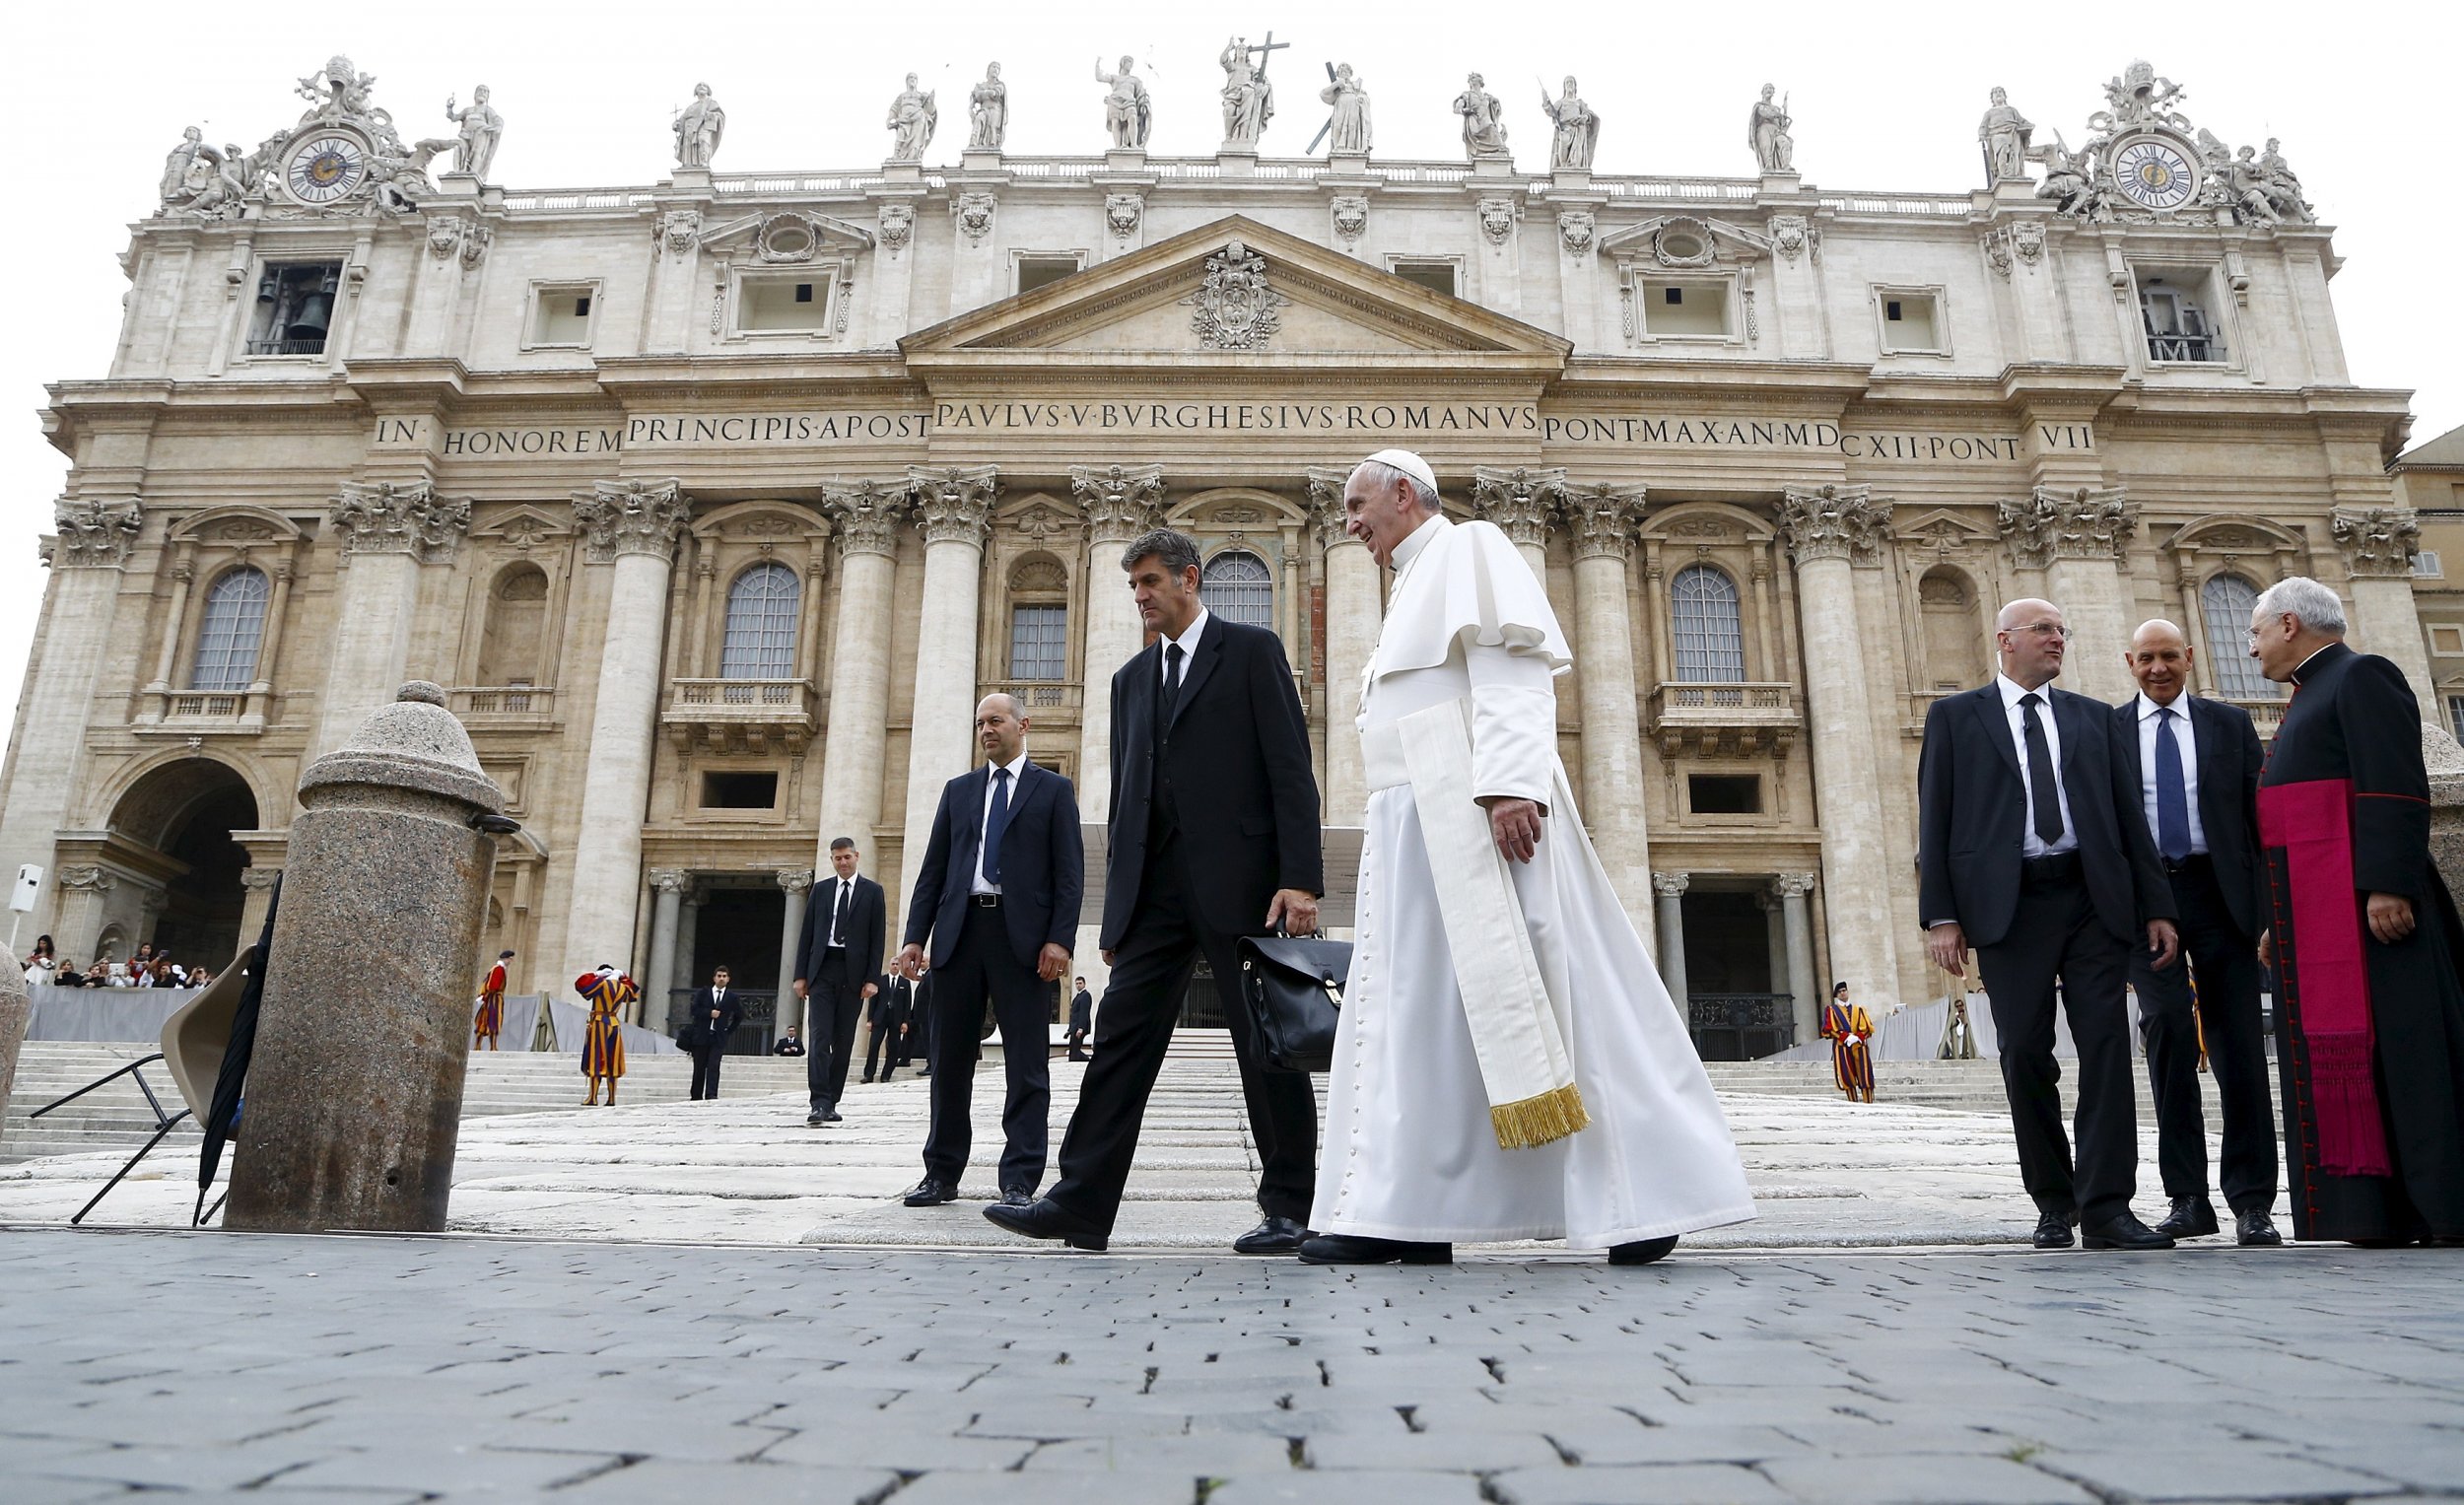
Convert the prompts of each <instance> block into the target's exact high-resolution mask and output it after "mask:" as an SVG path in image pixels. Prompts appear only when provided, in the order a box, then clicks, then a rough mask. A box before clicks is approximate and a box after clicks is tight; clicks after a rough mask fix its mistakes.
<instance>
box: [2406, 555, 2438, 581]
mask: <svg viewBox="0 0 2464 1505" xmlns="http://www.w3.org/2000/svg"><path fill="white" fill-rule="evenodd" d="M2413 573H2414V574H2415V575H2418V576H2420V577H2421V578H2422V579H2424V580H2430V581H2435V580H2444V579H2446V571H2445V570H2443V569H2441V568H2440V567H2439V564H2438V551H2437V550H2436V549H2423V550H2420V551H2419V552H2417V553H2415V554H2414V556H2413Z"/></svg>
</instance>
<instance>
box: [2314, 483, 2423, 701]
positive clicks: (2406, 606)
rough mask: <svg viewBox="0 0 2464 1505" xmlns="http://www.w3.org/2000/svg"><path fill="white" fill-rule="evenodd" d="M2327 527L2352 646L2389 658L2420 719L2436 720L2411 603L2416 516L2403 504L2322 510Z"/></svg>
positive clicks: (2418, 530)
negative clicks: (2339, 567)
mask: <svg viewBox="0 0 2464 1505" xmlns="http://www.w3.org/2000/svg"><path fill="white" fill-rule="evenodd" d="M2327 526H2328V531H2329V533H2330V534H2331V535H2333V537H2334V538H2335V540H2336V551H2337V553H2338V554H2340V555H2342V556H2343V559H2344V569H2345V575H2346V578H2347V579H2346V588H2347V589H2348V590H2350V591H2351V592H2352V596H2353V624H2352V626H2353V638H2354V646H2355V647H2356V648H2359V649H2361V650H2363V651H2364V652H2371V653H2379V654H2382V655H2384V656H2385V657H2387V658H2390V659H2392V660H2394V662H2395V664H2396V666H2397V667H2398V668H2400V669H2402V670H2404V677H2405V680H2406V682H2407V683H2409V684H2411V685H2412V687H2413V694H2414V697H2415V698H2416V699H2418V700H2419V701H2420V702H2421V705H2422V715H2423V717H2424V718H2425V719H2427V720H2430V721H2432V722H2436V721H2438V720H2439V719H2440V718H2439V716H2438V715H2437V710H2436V708H2437V705H2438V699H2437V692H2436V690H2435V688H2434V687H2433V685H2432V682H2431V680H2430V656H2429V654H2428V653H2427V652H2425V651H2424V650H2423V648H2422V631H2421V619H2420V616H2419V614H2418V613H2417V612H2416V610H2415V608H2414V604H2413V556H2415V555H2416V554H2419V553H2420V552H2421V545H2422V526H2421V518H2420V516H2419V515H2418V514H2417V513H2414V511H2413V510H2412V509H2411V508H2409V507H2339V508H2337V509H2336V510H2335V511H2334V512H2333V513H2329V514H2328V519H2327Z"/></svg>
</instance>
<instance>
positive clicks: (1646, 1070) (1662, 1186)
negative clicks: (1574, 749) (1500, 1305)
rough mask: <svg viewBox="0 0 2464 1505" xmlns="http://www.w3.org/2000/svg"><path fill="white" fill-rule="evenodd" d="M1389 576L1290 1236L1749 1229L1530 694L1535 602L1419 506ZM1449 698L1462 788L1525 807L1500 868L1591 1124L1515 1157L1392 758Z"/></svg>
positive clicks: (1524, 580) (1549, 663) (1472, 536)
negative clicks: (1339, 979) (1517, 841)
mask: <svg viewBox="0 0 2464 1505" xmlns="http://www.w3.org/2000/svg"><path fill="white" fill-rule="evenodd" d="M1395 565H1396V570H1397V578H1396V582H1395V588H1394V591H1393V598H1392V601H1391V602H1390V604H1389V606H1388V609H1387V614H1386V622H1385V628H1384V630H1383V632H1382V633H1381V635H1380V638H1379V641H1378V650H1377V652H1376V653H1375V655H1373V657H1372V658H1371V660H1370V667H1369V684H1368V687H1367V690H1366V692H1365V697H1364V700H1363V703H1362V707H1361V715H1360V728H1361V733H1362V738H1363V762H1364V764H1365V765H1366V766H1367V769H1368V775H1369V784H1370V787H1371V790H1372V792H1371V793H1370V795H1369V811H1368V821H1367V833H1366V836H1365V839H1364V841H1363V843H1362V846H1361V852H1360V890H1359V894H1360V897H1359V908H1358V911H1357V915H1356V917H1355V920H1354V926H1355V931H1354V949H1353V952H1352V967H1351V976H1350V981H1349V984H1348V986H1347V987H1346V989H1345V992H1344V996H1343V1010H1342V1016H1341V1024H1340V1026H1339V1028H1338V1030H1337V1031H1336V1034H1335V1060H1334V1063H1333V1066H1332V1068H1331V1069H1330V1071H1329V1073H1328V1080H1327V1127H1326V1136H1325V1148H1324V1150H1323V1152H1322V1155H1321V1159H1320V1162H1319V1170H1318V1193H1317V1201H1316V1203H1315V1205H1314V1206H1313V1207H1312V1209H1311V1212H1310V1218H1309V1226H1310V1227H1312V1228H1314V1229H1317V1230H1318V1231H1320V1232H1322V1233H1341V1234H1353V1235H1359V1236H1365V1237H1369V1238H1381V1239H1406V1240H1415V1241H1426V1242H1440V1241H1444V1242H1457V1241H1461V1242H1479V1241H1483V1240H1499V1239H1526V1238H1531V1239H1545V1238H1564V1239H1565V1240H1566V1241H1567V1242H1568V1243H1570V1244H1573V1245H1575V1246H1577V1247H1579V1248H1604V1247H1607V1246H1609V1245H1614V1244H1623V1243H1630V1242H1633V1241H1636V1240H1641V1239H1652V1238H1659V1237H1663V1236H1666V1235H1669V1234H1681V1233H1689V1232H1692V1231H1694V1230H1696V1229H1701V1228H1713V1227H1718V1226H1720V1225H1722V1224H1725V1223H1736V1222H1743V1221H1745V1219H1748V1218H1750V1217H1752V1216H1753V1215H1754V1209H1753V1197H1752V1195H1751V1194H1750V1193H1749V1192H1748V1191H1747V1190H1746V1187H1745V1168H1744V1167H1743V1166H1742V1165H1741V1164H1740V1163H1739V1161H1738V1157H1737V1146H1736V1143H1735V1142H1734V1141H1733V1140H1732V1139H1731V1138H1730V1137H1729V1131H1728V1123H1727V1121H1726V1120H1725V1119H1724V1118H1723V1117H1722V1116H1721V1113H1720V1105H1719V1101H1718V1099H1717V1098H1716V1097H1715V1096H1714V1095H1713V1093H1712V1090H1711V1081H1710V1078H1709V1077H1708V1076H1707V1075H1706V1074H1705V1073H1704V1071H1703V1068H1702V1062H1701V1060H1699V1059H1698V1058H1697V1057H1696V1056H1695V1054H1694V1048H1693V1043H1692V1041H1691V1040H1690V1039H1688V1038H1687V1035H1686V1032H1685V1025H1684V1022H1683V1020H1682V1019H1680V1018H1679V1017H1678V1015H1677V1009H1676V1008H1675V1006H1674V1005H1672V1004H1671V1002H1670V1001H1669V994H1668V991H1667V989H1665V988H1664V987H1662V986H1661V982H1660V977H1659V973H1658V970H1657V969H1656V968H1655V967H1654V966H1653V965H1652V961H1651V958H1650V956H1649V955H1648V954H1646V952H1645V951H1644V949H1643V943H1642V938H1641V937H1640V936H1638V935H1637V934H1635V932H1634V926H1633V925H1632V924H1631V923H1629V922H1628V921H1627V920H1626V918H1625V911H1624V908H1623V907H1622V906H1621V905H1620V904H1619V903H1618V902H1617V896H1616V893H1615V892H1614V891H1613V890H1612V889H1611V888H1610V887H1609V884H1608V873H1607V871H1606V870H1605V869H1604V868H1603V867H1602V866H1601V863H1600V857H1599V855H1597V854H1596V853H1595V852H1594V851H1593V850H1592V844H1591V840H1590V838H1589V837H1588V836H1586V835H1585V834H1584V831H1583V825H1582V820H1581V817H1580V815H1579V814H1578V813H1577V811H1576V809H1575V806H1574V799H1573V795H1572V793H1571V791H1570V789H1569V787H1568V784H1567V780H1566V773H1565V767H1564V765H1563V764H1562V763H1561V762H1559V760H1558V757H1557V747H1556V741H1557V715H1556V697H1555V694H1554V692H1553V690H1552V689H1551V686H1550V680H1551V678H1552V677H1553V676H1554V675H1555V674H1557V673H1560V672H1562V671H1563V670H1564V669H1565V668H1566V667H1567V666H1568V665H1569V664H1570V663H1571V662H1572V657H1571V655H1570V654H1569V653H1568V652H1567V650H1566V647H1565V639H1564V636H1563V634H1562V633H1560V631H1559V630H1558V627H1557V621H1556V617H1555V614H1554V613H1553V612H1551V611H1550V609H1549V606H1548V600H1547V596H1546V593H1545V591H1544V590H1543V589H1542V587H1541V585H1540V582H1539V581H1537V580H1535V579H1534V578H1533V576H1532V572H1531V568H1530V566H1528V565H1527V564H1525V563H1524V561H1523V557H1522V555H1521V554H1520V553H1518V552H1517V551H1516V549H1515V547H1514V545H1513V544H1512V543H1511V542H1510V541H1509V540H1508V539H1507V538H1506V535H1505V534H1503V533H1501V532H1499V531H1498V530H1497V529H1496V528H1495V527H1494V526H1492V525H1490V524H1488V523H1485V522H1472V523H1465V524H1460V525H1458V524H1456V523H1455V522H1453V521H1451V520H1450V519H1448V518H1446V517H1445V516H1443V515H1432V516H1431V517H1430V518H1429V520H1428V521H1426V522H1424V523H1423V524H1421V526H1420V527H1419V529H1418V530H1417V531H1415V532H1414V533H1412V534H1411V536H1410V537H1408V538H1406V539H1405V540H1404V541H1403V543H1402V544H1401V545H1400V546H1398V548H1397V549H1396V551H1395ZM1449 705H1457V706H1459V707H1460V713H1459V714H1461V715H1462V716H1464V717H1465V718H1467V719H1468V721H1469V725H1470V729H1471V735H1470V751H1471V768H1470V770H1469V773H1470V778H1471V789H1472V794H1473V795H1475V796H1488V795H1497V796H1505V797H1520V798H1526V799H1535V800H1538V801H1540V804H1541V805H1542V806H1543V807H1544V808H1545V809H1546V810H1547V812H1548V813H1547V818H1546V819H1545V820H1544V821H1543V822H1542V823H1541V838H1540V851H1539V855H1537V856H1536V857H1535V858H1534V859H1533V860H1532V861H1531V862H1529V863H1520V862H1510V863H1506V864H1505V866H1506V868H1507V869H1508V870H1509V872H1510V875H1511V882H1512V884H1513V890H1514V894H1515V896H1516V898H1517V899H1518V900H1519V901H1520V907H1521V910H1522V922H1523V926H1524V928H1525V931H1526V933H1527V934H1528V935H1529V937H1530V940H1531V955H1532V957H1533V959H1535V960H1536V961H1537V962H1538V964H1539V970H1540V979H1541V981H1542V982H1543V983H1544V984H1545V987H1546V997H1547V1004H1548V1007H1549V1010H1550V1012H1551V1013H1553V1015H1554V1017H1555V1021H1556V1032H1555V1033H1556V1035H1557V1036H1558V1038H1559V1039H1561V1040H1562V1042H1563V1046H1564V1051H1565V1055H1566V1056H1567V1057H1568V1058H1570V1060H1571V1062H1572V1066H1573V1079H1574V1084H1575V1086H1576V1087H1577V1088H1578V1089H1579V1091H1580V1092H1581V1095H1582V1103H1583V1107H1584V1109H1585V1110H1587V1111H1588V1113H1589V1116H1590V1119H1591V1123H1590V1125H1589V1127H1587V1128H1585V1129H1580V1130H1578V1131H1576V1132H1575V1133H1573V1134H1571V1135H1568V1136H1566V1137H1562V1138H1557V1139H1555V1140H1553V1141H1551V1142H1549V1143H1545V1144H1540V1145H1538V1146H1535V1147H1531V1148H1520V1149H1502V1148H1500V1147H1499V1145H1498V1132H1497V1130H1496V1129H1493V1127H1492V1123H1491V1117H1490V1113H1489V1107H1490V1094H1489V1092H1488V1090H1487V1084H1485V1083H1484V1081H1483V1077H1482V1073H1481V1066H1480V1060H1479V1058H1478V1057H1477V1056H1476V1055H1475V1051H1474V1046H1473V1039H1472V1025H1471V1023H1470V1021H1469V1020H1468V1018H1467V1016H1466V1012H1465V1005H1464V995H1463V992H1461V990H1460V989H1459V987H1458V985H1457V981H1456V977H1457V971H1458V968H1457V965H1456V961H1457V959H1456V958H1455V957H1454V956H1453V955H1452V952H1451V950H1450V946H1449V941H1448V929H1447V926H1446V925H1445V924H1444V923H1443V922H1442V920H1441V918H1440V913H1439V898H1438V894H1437V885H1438V882H1439V874H1438V873H1437V872H1436V871H1435V870H1433V867H1432V864H1431V861H1430V857H1429V845H1430V844H1429V843H1428V842H1427V841H1425V840H1424V839H1423V833H1422V828H1421V819H1420V816H1419V813H1418V810H1417V808H1416V807H1415V799H1414V791H1413V787H1412V785H1411V783H1410V774H1409V770H1408V769H1407V767H1406V766H1405V765H1406V763H1407V762H1409V763H1411V764H1413V765H1415V766H1420V767H1423V768H1425V767H1426V754H1425V751H1416V752H1413V753H1411V755H1410V756H1409V757H1408V758H1407V757H1406V752H1405V749H1404V748H1403V742H1404V741H1405V738H1404V736H1403V734H1402V728H1400V727H1399V723H1402V722H1404V721H1406V720H1407V719H1409V718H1413V717H1415V716H1419V717H1422V718H1423V719H1421V720H1419V721H1416V722H1414V723H1413V726H1412V728H1411V735H1412V737H1413V738H1414V739H1416V741H1417V743H1418V744H1419V745H1420V746H1421V747H1423V748H1424V747H1425V743H1426V742H1427V740H1428V739H1427V738H1425V737H1422V736H1420V728H1423V727H1426V726H1427V725H1429V724H1430V723H1429V721H1428V720H1427V719H1426V717H1427V715H1428V714H1429V713H1432V712H1437V711H1438V708H1442V707H1447V706H1449ZM1438 714H1440V715H1444V714H1445V713H1443V712H1439V713H1438ZM1458 913H1460V911H1459V912H1458Z"/></svg>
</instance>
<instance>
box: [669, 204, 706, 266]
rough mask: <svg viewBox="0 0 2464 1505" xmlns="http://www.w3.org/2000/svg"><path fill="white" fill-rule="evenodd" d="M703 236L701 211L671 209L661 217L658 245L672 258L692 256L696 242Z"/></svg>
mask: <svg viewBox="0 0 2464 1505" xmlns="http://www.w3.org/2000/svg"><path fill="white" fill-rule="evenodd" d="M701 234H702V211H700V210H699V209H670V210H668V211H667V212H666V213H665V214H663V215H661V216H659V221H658V243H659V244H660V246H662V247H663V248H664V249H665V250H666V252H667V254H669V255H671V256H683V255H689V254H691V252H692V250H693V245H694V241H695V239H697V238H698V237H699V236H700V235H701Z"/></svg>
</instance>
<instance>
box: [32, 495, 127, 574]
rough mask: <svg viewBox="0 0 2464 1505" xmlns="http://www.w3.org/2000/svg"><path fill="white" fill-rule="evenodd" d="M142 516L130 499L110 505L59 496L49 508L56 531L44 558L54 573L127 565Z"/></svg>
mask: <svg viewBox="0 0 2464 1505" xmlns="http://www.w3.org/2000/svg"><path fill="white" fill-rule="evenodd" d="M145 516H146V513H145V509H144V508H143V507H141V506H139V505H138V503H137V499H136V498H134V497H128V498H123V499H120V500H117V501H110V502H105V501H103V499H101V498H99V497H86V498H79V499H74V500H72V499H71V498H68V497H62V498H61V499H60V500H59V501H58V502H57V503H56V504H55V505H54V506H53V509H52V513H51V521H52V527H53V528H54V529H55V530H56V532H55V536H54V537H53V538H52V540H51V541H50V544H49V547H48V548H47V549H46V550H45V552H44V558H45V560H46V562H47V563H49V564H50V566H51V568H53V569H55V570H63V569H98V570H116V569H118V568H120V567H121V566H123V565H125V564H127V563H128V555H129V551H130V550H132V549H134V548H135V547H136V546H137V534H138V531H139V530H140V529H142V528H143V527H144V526H145Z"/></svg>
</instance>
